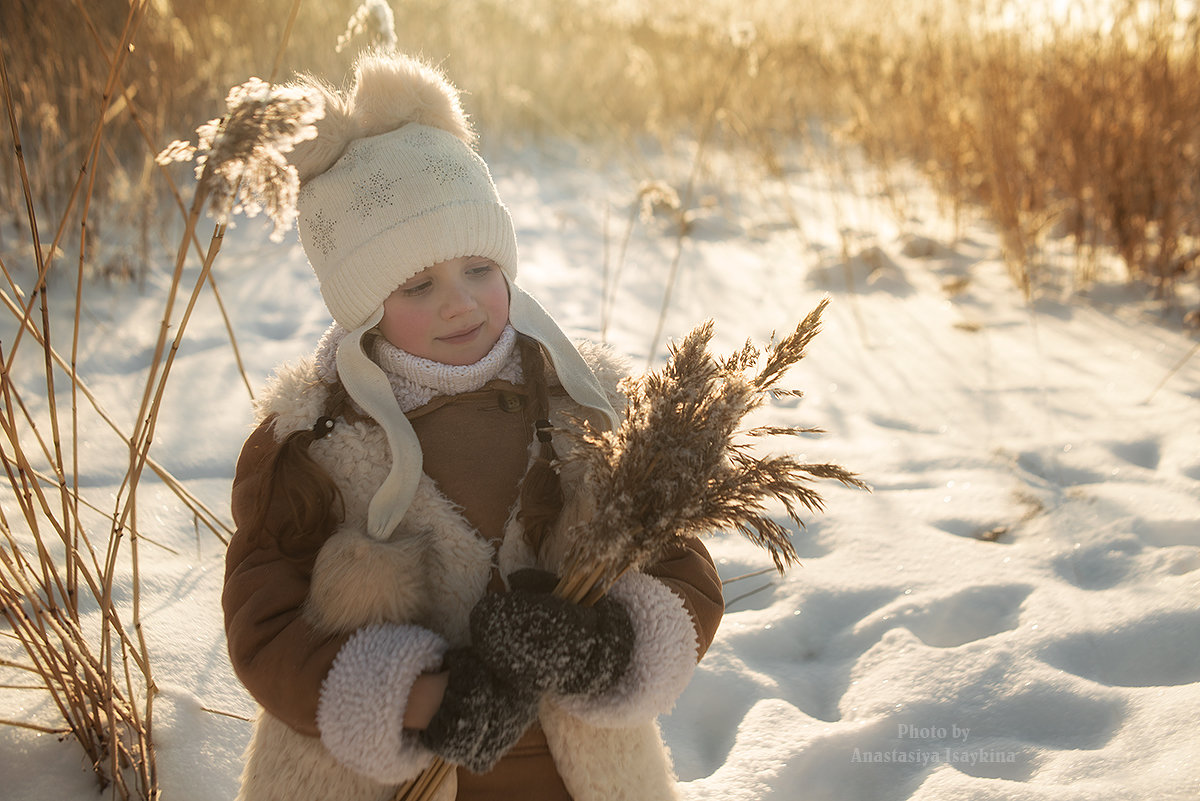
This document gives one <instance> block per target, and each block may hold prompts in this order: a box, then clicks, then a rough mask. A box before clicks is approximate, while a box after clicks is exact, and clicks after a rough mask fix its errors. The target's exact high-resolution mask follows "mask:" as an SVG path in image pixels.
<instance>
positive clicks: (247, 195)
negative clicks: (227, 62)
mask: <svg viewBox="0 0 1200 801" xmlns="http://www.w3.org/2000/svg"><path fill="white" fill-rule="evenodd" d="M225 106H226V113H225V115H224V116H223V117H219V118H217V119H214V120H209V121H208V122H206V123H204V124H203V125H201V126H200V127H199V128H197V129H196V135H197V142H196V144H195V145H193V144H191V143H190V142H184V141H180V140H176V141H174V142H172V143H171V144H169V145H167V147H166V148H164V149H163V151H162V152H161V153H159V154H158V158H157V160H158V163H159V164H169V163H171V162H173V161H191V160H195V162H196V180H197V182H198V185H197V193H198V196H200V197H203V198H205V199H206V201H207V206H208V212H209V214H210V215H211V216H213V217H214V218H215V219H216V220H217V221H218V222H221V223H227V222H228V221H229V216H230V215H231V214H245V215H246V216H247V217H254V216H256V215H258V214H259V213H260V212H261V213H265V214H266V215H267V216H268V217H270V218H271V220H272V221H273V222H274V223H275V229H274V230H273V231H272V233H271V239H272V240H274V241H279V240H281V239H282V238H283V235H284V233H285V232H286V231H287V230H288V229H289V228H290V227H291V225H292V223H293V222H294V221H295V219H296V214H297V211H296V197H297V194H298V192H299V189H300V179H299V177H298V175H297V173H296V168H295V167H293V166H292V165H290V164H289V163H288V161H287V156H286V154H287V153H289V152H291V150H292V149H293V148H294V147H295V146H296V143H298V142H303V141H305V140H307V139H312V138H314V137H315V136H316V135H317V128H316V122H317V120H319V119H321V117H322V116H323V115H324V112H325V106H324V100H323V98H322V97H321V95H320V93H319V92H317V91H316V90H314V89H311V88H302V87H295V86H272V85H271V84H268V83H266V82H265V81H262V80H260V79H258V78H251V79H250V80H249V81H247V82H246V83H243V84H241V85H240V86H235V87H233V88H232V89H230V90H229V95H228V96H227V97H226V98H225Z"/></svg>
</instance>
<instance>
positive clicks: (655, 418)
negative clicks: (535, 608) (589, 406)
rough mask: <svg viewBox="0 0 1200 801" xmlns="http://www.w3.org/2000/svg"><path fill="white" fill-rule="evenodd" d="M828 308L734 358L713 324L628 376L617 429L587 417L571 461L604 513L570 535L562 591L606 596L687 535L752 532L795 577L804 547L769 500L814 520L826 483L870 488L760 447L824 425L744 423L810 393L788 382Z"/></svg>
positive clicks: (582, 597)
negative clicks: (756, 447)
mask: <svg viewBox="0 0 1200 801" xmlns="http://www.w3.org/2000/svg"><path fill="white" fill-rule="evenodd" d="M827 305H828V301H827V300H822V301H821V303H820V304H818V306H817V307H816V308H815V309H813V311H812V312H811V313H810V314H809V315H808V316H807V317H805V318H804V319H803V320H802V321H801V322H800V324H799V325H798V326H797V327H796V330H795V331H793V332H792V333H791V334H789V335H788V336H787V337H785V338H783V339H782V340H779V341H778V342H772V343H771V344H770V345H768V346H767V347H766V348H765V349H762V350H760V349H759V348H758V347H756V346H754V345H753V344H752V343H750V342H747V343H746V345H745V346H744V347H743V348H742V349H741V350H739V351H737V352H735V353H733V354H731V355H729V356H726V357H724V358H718V357H716V356H713V355H712V354H711V353H710V352H709V349H708V346H709V343H710V342H711V340H712V335H713V326H712V322H711V321H710V322H707V323H705V324H703V325H701V326H699V327H698V328H696V329H695V330H693V331H692V332H691V333H689V334H688V335H687V336H686V337H685V338H684V339H683V341H682V342H681V343H680V344H679V345H678V346H675V347H672V348H671V352H670V358H669V359H668V362H667V365H666V366H665V367H664V368H663V369H662V370H660V371H653V372H648V373H646V374H645V375H643V376H642V377H640V378H636V379H626V381H625V383H624V384H623V386H622V390H623V392H624V393H625V396H626V398H627V399H628V405H627V406H626V407H625V412H624V415H623V418H622V420H621V424H620V426H619V427H618V428H617V429H616V430H615V431H600V430H597V429H595V428H593V427H592V426H591V425H590V424H588V423H587V422H586V421H582V420H577V421H573V424H572V426H570V427H569V428H567V429H566V430H565V431H563V432H562V433H563V434H564V435H565V436H566V437H567V438H568V440H570V441H571V442H572V443H573V444H574V445H575V446H576V447H573V448H572V449H571V452H570V454H569V455H568V456H566V457H565V458H564V459H563V463H564V467H566V466H568V465H571V464H573V463H578V464H579V466H581V467H582V468H583V470H582V474H583V476H584V484H583V488H582V489H581V492H584V493H586V494H587V495H588V496H589V497H590V498H592V499H594V502H595V513H594V514H593V515H592V517H591V519H590V520H587V521H583V522H579V523H575V524H574V525H573V526H572V527H571V529H570V530H569V531H568V532H566V534H567V536H568V539H569V545H568V548H567V553H566V557H565V561H564V565H565V568H564V571H563V573H564V575H563V579H562V581H561V582H560V584H559V587H558V589H557V592H558V594H559V595H561V596H562V597H564V598H569V599H571V600H574V601H576V602H582V603H594V602H595V601H596V600H598V599H599V598H600V597H601V596H602V595H603V594H604V593H605V592H607V590H608V588H609V587H611V586H612V584H613V583H614V582H615V581H616V580H617V579H618V578H620V577H621V575H623V574H624V573H626V572H628V571H630V570H637V569H639V568H641V567H643V566H645V565H648V564H652V563H654V562H655V561H657V560H658V559H659V558H660V557H661V556H662V555H663V554H664V553H665V552H666V551H667V550H668V549H669V548H670V546H671V545H672V544H673V543H675V542H676V541H678V540H680V539H682V538H685V537H690V536H695V535H699V534H703V533H706V532H710V531H714V530H730V529H732V530H736V531H739V532H741V533H742V534H744V535H745V536H746V537H748V538H749V539H750V540H751V541H752V542H754V543H755V544H756V545H759V546H761V547H763V548H765V549H766V550H767V552H768V553H769V554H770V555H771V558H772V560H773V561H774V562H775V567H776V568H777V569H778V570H779V571H780V572H783V570H784V569H785V568H786V567H787V566H788V565H791V564H793V563H795V562H796V551H795V548H794V547H793V546H792V542H791V540H790V538H789V535H788V530H787V528H785V527H784V526H783V525H782V524H781V523H780V522H779V521H778V520H776V519H775V518H773V517H771V515H770V512H769V509H768V504H770V503H772V502H780V503H782V505H783V508H784V510H785V511H786V513H787V516H788V517H789V518H790V519H791V520H792V521H793V522H795V523H796V525H798V526H803V525H804V522H803V521H802V520H801V518H800V513H801V510H808V511H810V512H815V511H820V510H821V509H822V508H823V506H824V501H823V499H822V498H821V495H820V494H819V493H818V492H817V490H816V489H815V488H814V487H813V486H812V483H813V482H814V481H816V480H818V479H833V480H835V481H839V482H841V483H842V484H845V485H847V486H852V487H858V488H866V484H864V483H863V482H862V481H861V480H859V478H858V477H857V476H856V475H855V474H853V473H851V472H849V471H847V470H845V469H844V468H842V467H840V466H838V465H835V464H805V463H801V462H799V461H797V460H796V459H795V458H793V457H792V456H790V455H775V456H766V457H760V456H756V455H755V454H754V452H753V448H752V443H753V441H754V440H755V439H756V438H758V437H762V436H769V435H777V434H783V435H795V434H807V433H819V432H820V429H815V428H802V427H791V426H788V427H777V426H757V427H753V428H748V429H743V428H742V425H743V421H744V420H745V419H746V417H747V416H748V415H749V414H750V413H751V412H753V411H754V410H755V409H758V408H760V407H761V406H762V405H763V404H764V403H765V402H766V400H767V399H768V398H771V397H774V396H781V395H793V396H798V395H800V394H801V393H799V392H797V391H792V390H785V389H781V388H779V382H780V380H781V379H782V378H783V377H784V375H785V374H786V372H787V370H788V369H789V368H790V367H792V366H793V365H794V364H796V363H797V362H799V361H800V360H801V359H802V358H804V355H805V352H806V349H807V347H808V344H809V342H811V341H812V338H813V337H814V336H816V334H817V332H818V331H819V330H820V321H821V314H822V312H824V310H825V307H826V306H827Z"/></svg>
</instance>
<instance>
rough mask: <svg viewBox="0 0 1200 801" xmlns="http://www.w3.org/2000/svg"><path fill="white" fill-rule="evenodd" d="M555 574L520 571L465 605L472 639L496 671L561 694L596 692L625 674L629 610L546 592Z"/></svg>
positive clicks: (630, 637) (517, 681)
mask: <svg viewBox="0 0 1200 801" xmlns="http://www.w3.org/2000/svg"><path fill="white" fill-rule="evenodd" d="M557 583H558V578H557V577H556V576H555V575H554V574H552V573H548V572H546V571H544V570H533V569H526V570H519V571H517V572H516V573H514V574H512V576H510V577H509V586H510V587H511V591H510V592H507V593H493V594H491V595H487V596H485V597H484V598H483V600H481V601H480V602H479V603H478V604H476V606H475V608H474V609H473V610H472V611H471V641H472V642H473V643H474V645H475V648H476V649H477V651H478V653H479V656H480V658H481V659H483V660H484V661H485V662H486V663H487V664H488V665H489V666H490V667H491V668H492V670H494V671H495V672H496V674H497V675H499V676H503V677H505V678H507V680H508V681H510V682H512V683H513V684H517V685H520V686H526V687H531V688H533V689H535V690H539V691H541V690H546V691H551V692H555V693H559V694H564V695H574V694H584V695H596V694H599V693H603V692H604V691H605V690H608V689H609V688H610V687H612V686H613V685H614V684H616V683H617V681H618V680H619V679H620V678H621V677H622V676H623V675H624V674H625V670H626V669H627V668H628V667H629V663H630V660H631V658H632V653H633V642H634V631H633V625H632V624H631V623H630V621H629V614H628V613H627V612H626V611H625V608H624V607H623V606H621V604H619V603H617V602H616V601H614V600H612V599H609V598H603V599H601V600H600V602H599V603H597V604H596V605H595V606H580V605H578V604H574V603H571V602H570V601H567V600H564V599H562V598H558V597H556V596H554V595H553V594H552V591H553V589H554V586H555V585H556V584H557Z"/></svg>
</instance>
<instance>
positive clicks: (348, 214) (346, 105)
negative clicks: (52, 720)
mask: <svg viewBox="0 0 1200 801" xmlns="http://www.w3.org/2000/svg"><path fill="white" fill-rule="evenodd" d="M305 83H306V84H307V85H309V86H315V87H316V88H317V89H319V90H320V91H322V92H323V93H324V94H325V96H326V97H325V119H324V120H322V121H321V122H320V123H318V125H317V131H318V134H317V137H316V139H313V140H310V141H308V142H304V143H301V144H300V145H299V146H297V148H296V150H295V151H294V153H293V154H292V159H291V161H292V163H293V164H294V165H295V166H296V168H297V170H298V172H299V173H300V179H301V182H302V184H301V189H300V196H299V212H300V216H299V228H300V238H301V242H302V244H303V245H304V251H305V253H306V254H307V256H308V260H309V262H310V263H311V264H312V267H313V270H314V271H315V272H316V274H317V280H318V281H320V284H321V296H322V297H323V298H324V300H325V305H326V306H328V307H329V311H330V313H331V314H332V315H333V318H334V320H336V321H337V322H338V323H339V324H341V325H342V326H343V327H344V328H346V329H347V330H348V331H349V334H347V335H346V336H345V337H344V338H343V339H342V341H341V342H340V343H339V345H338V351H337V367H338V375H339V376H340V378H341V380H342V383H343V384H344V385H345V387H346V390H347V392H349V394H350V397H352V398H353V399H354V400H355V402H357V403H358V404H359V405H360V406H361V407H362V408H363V409H364V410H365V411H366V412H367V413H368V414H370V415H371V416H372V417H373V418H374V419H375V420H376V421H377V422H378V423H379V424H380V425H381V426H382V427H383V430H384V432H385V434H386V435H387V440H388V446H389V448H391V452H392V467H391V471H390V472H389V474H388V476H387V478H386V479H385V480H384V482H383V484H382V485H381V486H380V488H379V489H378V491H377V492H376V493H375V495H374V497H373V498H372V499H371V503H370V507H369V508H368V512H367V529H368V534H369V535H371V536H372V537H375V538H377V539H387V538H388V537H390V536H391V533H392V531H393V530H394V529H395V527H396V526H397V525H398V524H399V522H400V520H401V519H402V518H403V517H404V513H405V512H406V511H407V509H408V506H409V504H410V503H411V502H412V498H413V495H414V494H415V493H416V489H417V484H418V482H419V480H420V477H421V464H422V457H421V447H420V444H419V442H418V441H417V436H416V434H415V432H414V431H413V429H412V426H411V425H409V423H408V419H407V418H406V417H405V416H404V414H403V412H402V411H401V410H400V407H399V405H398V404H397V403H396V399H395V397H394V396H393V394H392V388H391V385H390V383H389V382H388V379H387V376H386V375H385V374H384V373H383V371H382V370H381V369H380V368H379V367H378V366H377V365H376V364H375V363H374V362H373V361H371V359H370V358H369V357H368V356H367V354H366V353H365V352H364V350H363V343H362V338H363V335H364V334H365V333H366V332H367V331H369V330H370V329H371V328H373V327H374V326H376V325H378V323H379V321H380V320H381V319H382V317H383V301H384V299H386V298H387V297H388V296H389V295H390V294H391V293H392V292H393V291H394V290H395V289H396V288H397V287H398V286H400V285H401V284H403V283H404V282H405V281H407V280H408V279H409V278H411V277H412V276H413V275H415V274H417V273H419V272H421V271H422V270H424V269H426V268H428V267H431V266H433V265H434V264H437V263H439V262H442V261H446V260H448V259H455V258H459V257H462V256H483V257H486V258H489V259H491V260H492V261H494V262H495V263H496V264H497V265H498V266H499V267H500V269H501V271H502V272H503V273H504V276H505V278H506V279H507V281H508V286H509V322H510V323H511V324H512V326H513V328H515V329H516V330H517V331H520V332H521V333H523V334H526V335H528V336H530V337H532V338H533V339H534V340H536V341H537V342H539V343H540V344H541V345H542V346H543V347H544V348H545V349H546V352H547V353H548V354H549V355H550V360H551V362H552V364H553V365H554V369H555V372H556V373H557V374H558V377H559V380H560V381H561V382H562V384H563V387H564V389H566V390H567V392H568V394H570V395H571V397H572V398H574V399H575V400H576V401H577V402H579V403H580V404H583V405H584V406H588V407H591V408H593V409H596V410H597V411H599V412H600V413H601V414H602V415H604V417H605V419H606V420H607V422H608V423H609V425H611V426H615V425H616V419H617V418H616V413H615V412H614V411H613V409H612V406H611V405H610V404H609V402H608V400H607V397H606V396H605V394H604V391H603V390H602V389H601V387H600V384H599V382H598V381H597V380H596V377H595V375H593V373H592V371H591V370H590V369H589V368H588V366H587V364H586V362H584V360H583V358H582V357H581V356H580V355H579V352H578V351H577V350H576V349H575V347H574V346H573V345H572V344H571V342H570V340H569V339H568V338H567V336H566V335H565V334H564V333H563V331H562V329H560V328H559V326H558V324H557V323H555V321H554V319H553V318H552V317H551V316H550V315H549V314H548V313H547V312H546V310H545V309H543V308H542V306H541V305H540V304H538V302H537V301H536V300H534V299H533V297H531V296H530V295H529V294H527V293H526V292H525V291H524V290H522V289H521V288H520V287H519V286H518V285H517V284H516V276H517V242H516V234H515V232H514V230H513V224H512V218H511V217H510V216H509V213H508V209H507V208H506V207H505V206H504V204H503V203H502V202H501V201H500V197H499V195H498V194H497V192H496V186H495V184H494V183H493V182H492V177H491V174H490V173H489V172H488V168H487V165H486V164H485V163H484V162H483V159H481V158H480V157H479V155H478V154H477V153H476V152H475V151H474V149H473V148H472V146H471V145H472V143H473V142H474V133H473V132H472V130H471V127H470V124H469V123H468V122H467V119H466V115H465V114H464V113H463V111H462V107H461V105H460V103H459V98H458V91H457V90H456V89H455V88H454V87H453V86H452V85H451V84H450V83H449V82H448V81H447V80H446V79H445V77H444V76H443V75H442V74H441V73H440V72H438V71H437V70H435V69H433V68H432V67H429V66H428V65H425V64H423V63H421V62H420V61H417V60H416V59H413V58H410V57H407V56H402V55H398V54H394V53H382V52H375V53H369V54H367V55H366V56H364V57H363V58H361V59H360V60H359V62H358V65H357V67H356V70H355V82H354V86H353V87H352V88H351V90H350V91H349V92H348V93H346V94H342V93H340V92H338V91H336V90H333V89H331V88H329V87H327V86H325V85H323V84H319V83H316V82H314V81H312V80H311V79H305Z"/></svg>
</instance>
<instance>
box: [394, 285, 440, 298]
mask: <svg viewBox="0 0 1200 801" xmlns="http://www.w3.org/2000/svg"><path fill="white" fill-rule="evenodd" d="M431 286H433V282H432V281H422V282H421V283H419V284H413V285H412V286H406V287H402V288H401V289H400V292H401V293H403V294H404V295H405V297H410V298H412V297H416V296H417V295H423V294H425V292H427V291H429V288H430V287H431Z"/></svg>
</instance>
